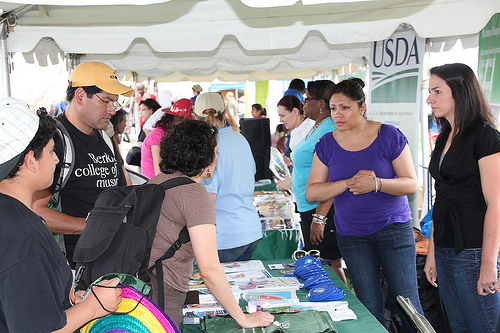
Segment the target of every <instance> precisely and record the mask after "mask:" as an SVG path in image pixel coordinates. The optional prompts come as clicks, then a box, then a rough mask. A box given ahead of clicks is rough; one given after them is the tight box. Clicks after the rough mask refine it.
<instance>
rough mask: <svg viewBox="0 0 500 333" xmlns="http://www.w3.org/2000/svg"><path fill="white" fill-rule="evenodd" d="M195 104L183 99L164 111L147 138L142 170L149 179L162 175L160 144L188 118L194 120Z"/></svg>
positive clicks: (142, 151) (144, 146)
mask: <svg viewBox="0 0 500 333" xmlns="http://www.w3.org/2000/svg"><path fill="white" fill-rule="evenodd" d="M193 104H194V103H193V102H192V101H191V100H189V99H186V98H182V99H180V100H178V101H177V102H175V103H174V105H173V106H172V108H170V109H168V108H167V109H163V110H162V111H163V112H165V115H164V116H163V117H162V118H161V119H160V120H159V121H158V122H157V123H156V125H155V128H153V130H152V131H151V133H149V134H148V136H146V138H145V139H144V142H143V144H142V148H141V170H142V174H143V175H144V176H146V177H148V178H153V177H154V176H156V175H157V174H159V173H160V167H159V164H160V142H161V140H162V139H163V137H164V136H165V135H169V134H170V132H171V131H172V129H173V128H174V127H175V126H176V125H177V124H179V123H181V122H182V121H184V119H186V118H192V117H193V116H192V113H191V112H192V107H193Z"/></svg>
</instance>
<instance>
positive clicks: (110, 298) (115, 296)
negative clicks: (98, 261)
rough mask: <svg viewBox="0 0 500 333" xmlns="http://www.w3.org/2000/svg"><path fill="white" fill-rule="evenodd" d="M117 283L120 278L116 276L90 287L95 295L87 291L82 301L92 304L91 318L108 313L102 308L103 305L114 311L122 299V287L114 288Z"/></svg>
mask: <svg viewBox="0 0 500 333" xmlns="http://www.w3.org/2000/svg"><path fill="white" fill-rule="evenodd" d="M118 283H120V278H117V277H116V278H114V279H112V280H103V281H101V282H99V283H98V284H96V285H95V286H93V287H92V290H93V291H94V293H95V295H94V294H93V293H92V292H90V291H89V292H88V293H87V296H86V297H85V299H84V300H83V301H82V303H83V302H90V303H91V304H92V307H93V311H94V316H93V318H99V317H103V316H105V315H108V314H109V312H107V311H106V310H104V309H103V306H104V307H105V308H106V309H107V310H109V311H116V309H118V305H119V304H120V302H121V300H122V298H121V294H122V288H115V287H116V286H117V285H118ZM99 286H102V287H99ZM96 296H97V297H98V298H99V301H100V302H101V304H102V306H101V304H99V302H98V301H97V299H96Z"/></svg>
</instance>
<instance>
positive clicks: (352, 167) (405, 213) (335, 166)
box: [315, 124, 411, 236]
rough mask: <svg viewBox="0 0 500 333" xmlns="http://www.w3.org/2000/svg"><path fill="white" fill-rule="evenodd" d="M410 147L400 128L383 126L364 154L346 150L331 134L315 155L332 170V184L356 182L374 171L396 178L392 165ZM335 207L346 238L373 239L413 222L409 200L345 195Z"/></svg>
mask: <svg viewBox="0 0 500 333" xmlns="http://www.w3.org/2000/svg"><path fill="white" fill-rule="evenodd" d="M407 143H408V140H407V138H406V137H405V136H404V134H403V133H401V131H400V130H399V129H398V128H396V127H394V126H392V125H388V124H383V125H382V127H381V128H380V132H379V134H378V136H377V137H376V138H375V140H374V141H373V142H372V144H370V146H368V147H367V148H365V149H363V150H360V151H347V150H344V149H343V148H342V147H340V146H339V145H338V143H337V141H336V140H335V139H334V138H333V135H332V133H331V132H330V133H327V134H325V135H324V136H323V137H322V138H321V139H320V140H319V141H318V143H317V144H316V148H315V151H316V154H317V156H318V158H319V160H320V161H321V162H322V163H323V164H325V165H326V166H328V178H329V180H330V181H331V182H334V181H337V180H341V179H348V178H352V177H353V176H354V175H355V174H356V173H357V172H358V171H359V170H373V171H375V174H376V175H377V177H380V178H396V173H395V172H394V169H393V167H392V161H394V160H395V159H396V158H397V157H398V156H399V155H400V154H401V152H402V151H403V149H404V148H405V146H406V144H407ZM374 182H375V181H374ZM374 186H375V185H374ZM333 203H334V205H335V217H334V220H335V226H336V227H337V232H338V233H339V234H341V235H343V236H365V235H370V234H373V233H374V232H377V231H378V230H380V229H382V228H384V227H386V226H387V225H389V224H392V223H402V222H408V221H410V220H411V211H410V207H409V205H408V199H407V197H406V196H394V195H390V194H386V193H382V192H378V193H375V192H370V193H366V194H361V195H353V194H352V193H351V192H349V191H345V192H344V193H342V194H340V195H338V196H336V197H335V198H334V199H333Z"/></svg>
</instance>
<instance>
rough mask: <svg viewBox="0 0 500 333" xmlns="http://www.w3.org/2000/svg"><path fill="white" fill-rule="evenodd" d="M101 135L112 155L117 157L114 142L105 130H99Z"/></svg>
mask: <svg viewBox="0 0 500 333" xmlns="http://www.w3.org/2000/svg"><path fill="white" fill-rule="evenodd" d="M99 133H100V134H101V136H102V138H103V139H104V142H106V144H107V145H108V147H109V149H110V150H111V154H113V156H115V145H114V144H113V141H112V140H111V137H110V136H109V134H108V133H107V132H106V131H105V130H99Z"/></svg>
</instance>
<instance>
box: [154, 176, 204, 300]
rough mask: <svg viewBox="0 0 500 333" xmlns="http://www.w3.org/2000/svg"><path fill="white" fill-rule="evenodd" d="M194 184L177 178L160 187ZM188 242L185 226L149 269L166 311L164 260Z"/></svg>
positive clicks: (185, 179)
mask: <svg viewBox="0 0 500 333" xmlns="http://www.w3.org/2000/svg"><path fill="white" fill-rule="evenodd" d="M194 182H195V181H194V180H192V179H191V178H187V177H177V178H173V179H169V180H167V181H164V182H163V183H161V184H160V186H161V187H163V189H164V190H165V191H166V190H168V189H171V188H173V187H177V186H181V185H186V184H191V183H194ZM187 242H189V232H188V230H187V227H186V226H184V228H182V229H181V231H180V232H179V238H178V239H177V240H176V241H175V242H174V243H173V244H172V246H170V248H169V249H168V250H167V251H166V252H165V254H163V256H161V257H160V258H159V259H157V260H156V261H155V263H154V265H153V266H151V267H150V268H148V272H149V273H152V272H153V270H155V271H156V278H157V283H158V305H159V306H160V308H162V309H165V287H164V285H163V260H165V259H168V258H171V257H172V256H173V255H174V254H175V252H176V251H177V250H179V249H180V248H181V246H182V244H184V243H187Z"/></svg>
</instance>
